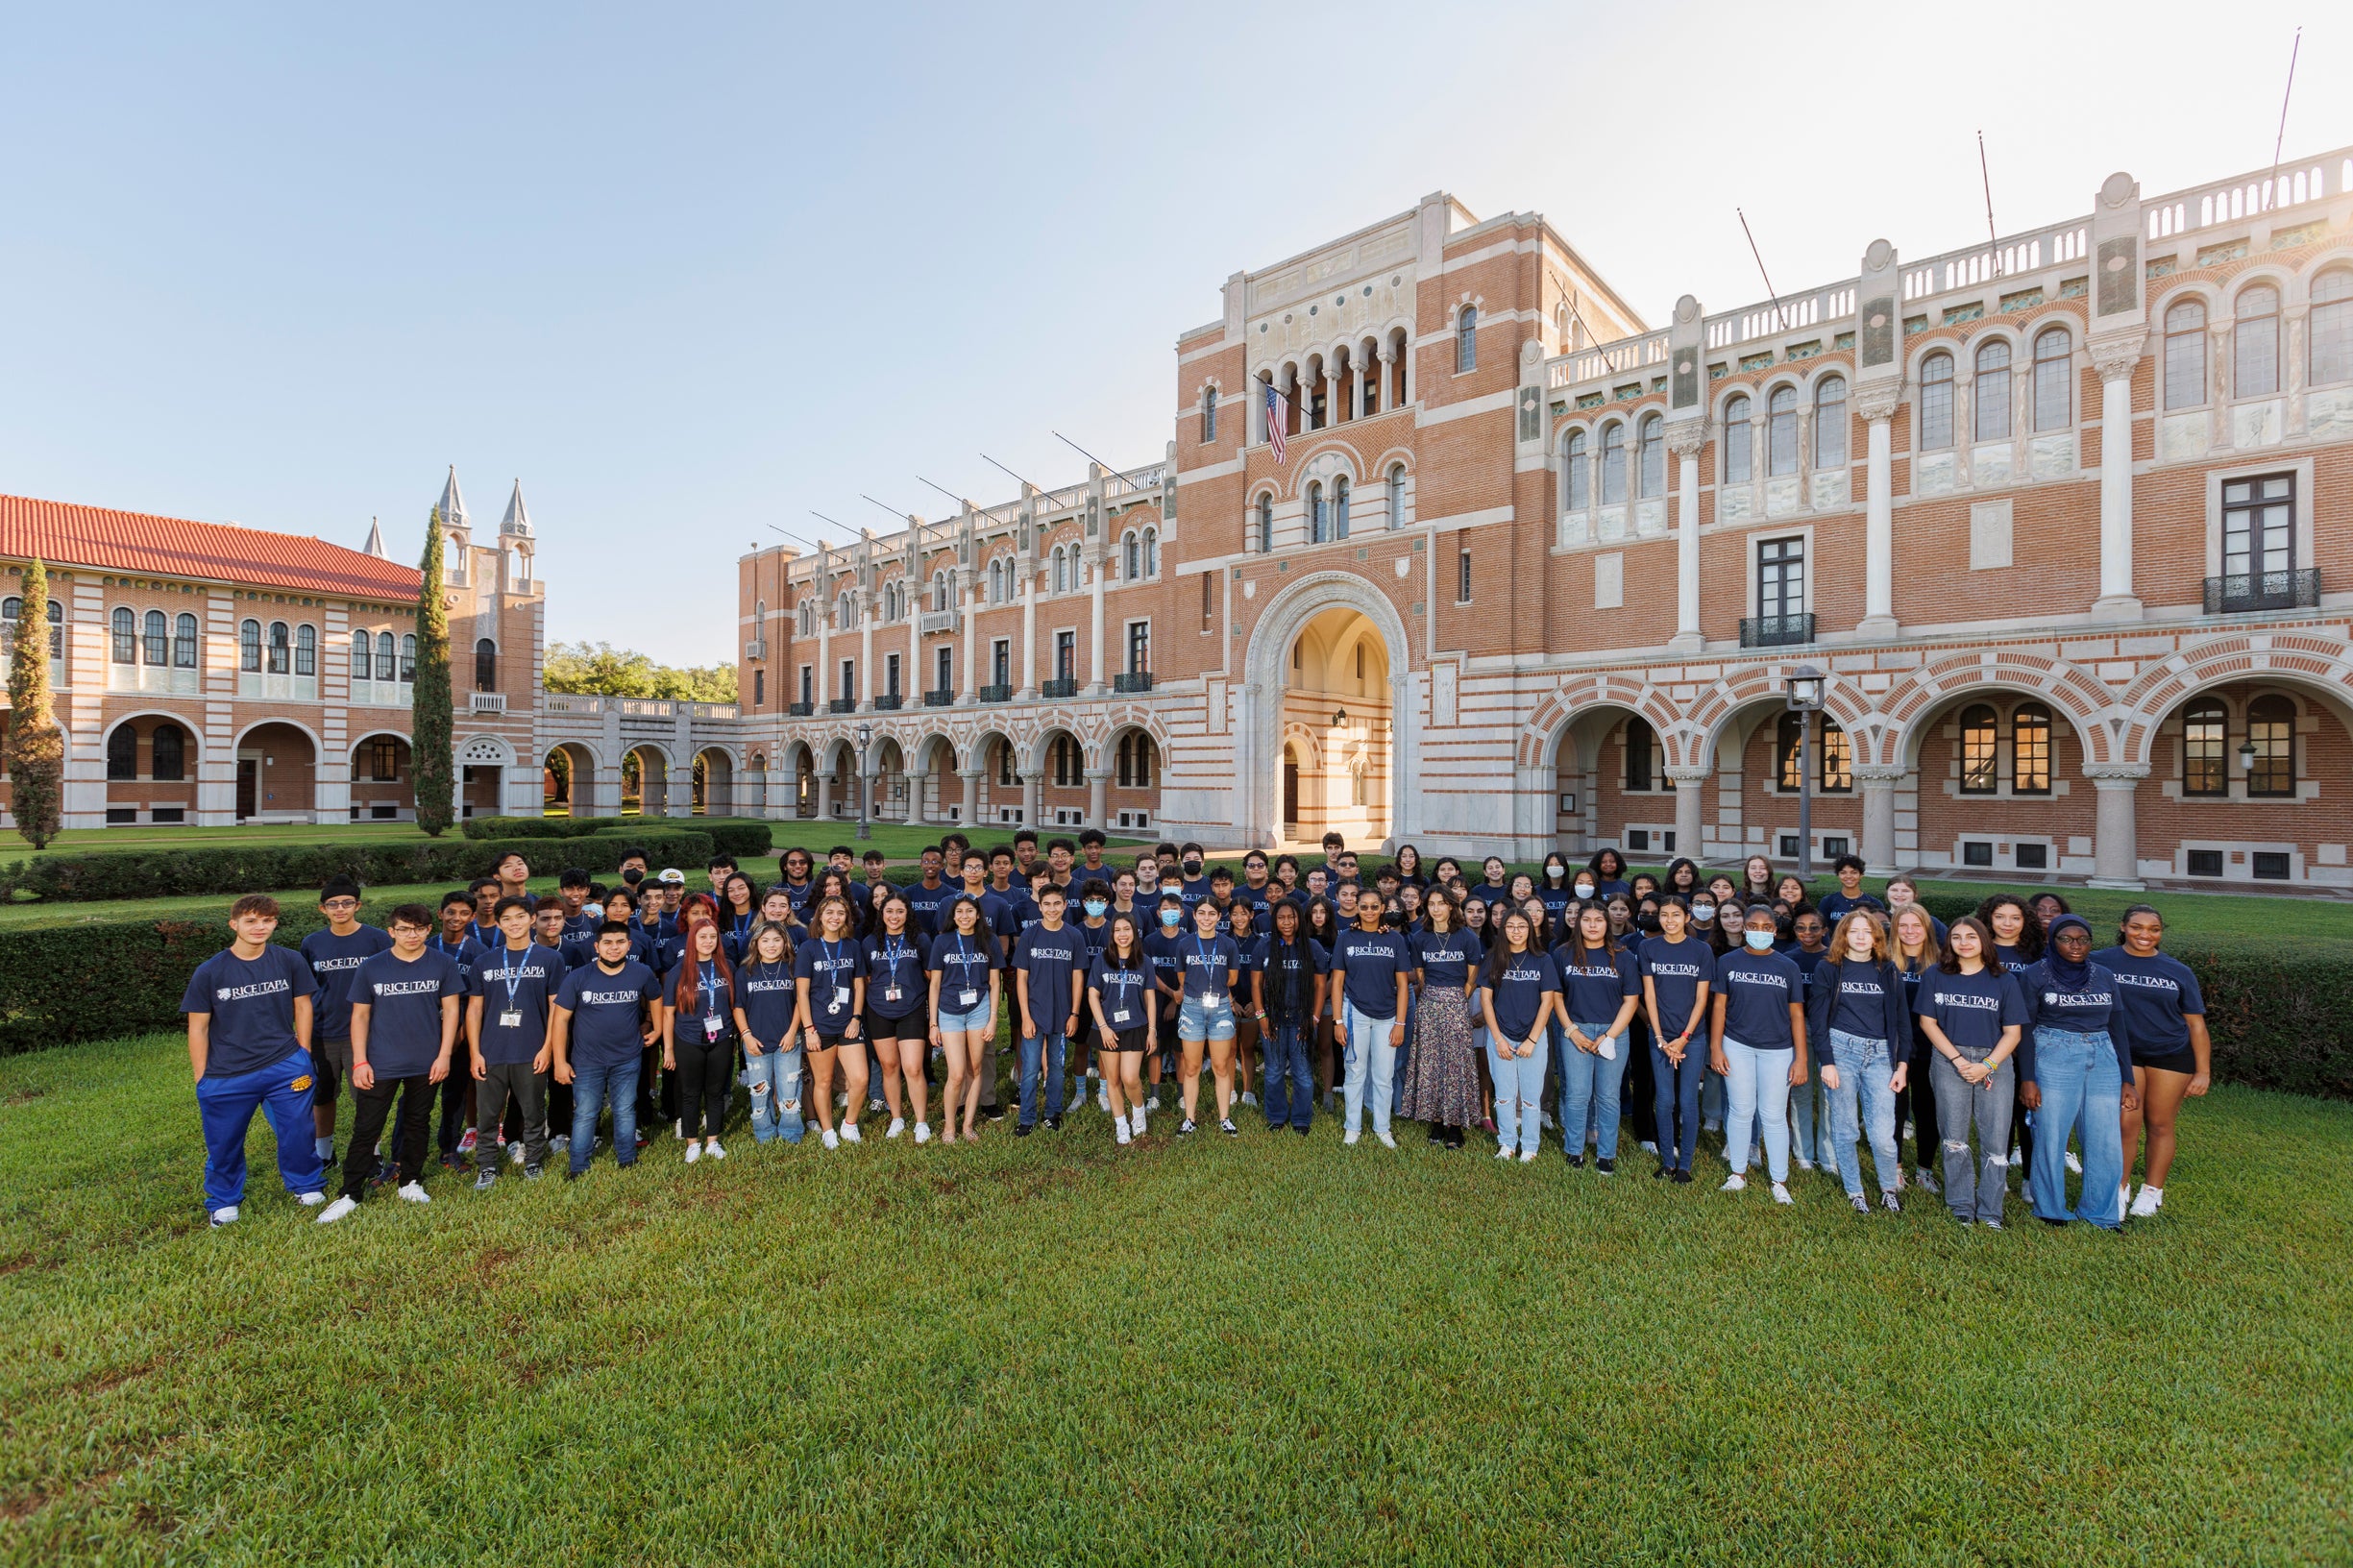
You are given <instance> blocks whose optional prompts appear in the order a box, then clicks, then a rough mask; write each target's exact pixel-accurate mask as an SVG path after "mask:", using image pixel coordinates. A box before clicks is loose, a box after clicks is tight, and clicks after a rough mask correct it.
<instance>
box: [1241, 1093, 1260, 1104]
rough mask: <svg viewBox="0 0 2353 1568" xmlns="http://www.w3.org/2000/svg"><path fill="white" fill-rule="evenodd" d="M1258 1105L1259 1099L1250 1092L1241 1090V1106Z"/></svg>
mask: <svg viewBox="0 0 2353 1568" xmlns="http://www.w3.org/2000/svg"><path fill="white" fill-rule="evenodd" d="M1258 1103H1259V1097H1258V1096H1257V1095H1256V1094H1253V1093H1251V1092H1250V1091H1249V1090H1246V1089H1245V1090H1242V1104H1244V1105H1256V1104H1258Z"/></svg>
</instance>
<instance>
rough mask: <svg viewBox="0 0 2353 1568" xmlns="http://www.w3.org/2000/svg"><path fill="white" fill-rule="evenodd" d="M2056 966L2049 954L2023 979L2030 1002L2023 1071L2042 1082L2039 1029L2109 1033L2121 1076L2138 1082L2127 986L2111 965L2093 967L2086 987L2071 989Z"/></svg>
mask: <svg viewBox="0 0 2353 1568" xmlns="http://www.w3.org/2000/svg"><path fill="white" fill-rule="evenodd" d="M2053 963H2054V961H2053V960H2052V959H2051V958H2050V957H2049V956H2048V955H2045V956H2044V957H2043V958H2042V959H2040V960H2038V961H2037V962H2035V963H2033V964H2029V965H2027V966H2026V971H2025V972H2024V973H2023V974H2022V975H2020V976H2018V989H2019V994H2020V995H2021V996H2022V998H2023V999H2024V1001H2025V1004H2026V1035H2025V1039H2024V1040H2023V1041H2022V1042H2021V1044H2020V1046H2019V1070H2020V1071H2021V1072H2022V1073H2024V1074H2025V1075H2026V1076H2027V1077H2028V1078H2034V1079H2036V1081H2037V1082H2040V1081H2041V1080H2040V1079H2039V1078H2036V1068H2035V1041H2034V1035H2035V1031H2036V1030H2037V1029H2071V1030H2073V1031H2074V1032H2075V1033H2077V1034H2091V1033H2093V1032H2094V1031H2097V1030H2104V1031H2106V1033H2107V1036H2108V1044H2109V1047H2110V1048H2111V1049H2112V1050H2114V1051H2115V1052H2116V1065H2117V1071H2118V1074H2119V1075H2120V1077H2121V1078H2122V1079H2123V1080H2124V1082H2126V1083H2128V1084H2129V1083H2131V1082H2133V1069H2132V1019H2131V1018H2130V1017H2128V1016H2127V1015H2126V1014H2125V1012H2124V1008H2123V1003H2122V1001H2121V999H2120V997H2119V995H2118V992H2120V990H2121V989H2122V988H2121V987H2120V986H2119V985H2117V983H2116V976H2115V975H2114V974H2113V973H2111V972H2110V971H2109V969H2108V968H2107V967H2106V966H2105V965H2101V964H2087V965H2086V966H2085V975H2084V981H2083V984H2082V985H2080V986H2068V985H2064V984H2062V983H2061V981H2060V980H2059V977H2058V976H2057V974H2055V973H2054V972H2052V970H2053Z"/></svg>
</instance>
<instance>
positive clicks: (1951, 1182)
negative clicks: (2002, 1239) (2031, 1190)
mask: <svg viewBox="0 0 2353 1568" xmlns="http://www.w3.org/2000/svg"><path fill="white" fill-rule="evenodd" d="M1970 1060H1972V1061H1973V1062H1982V1061H1984V1060H1985V1058H1984V1057H1982V1056H1973V1057H1971V1058H1970ZM1928 1072H1929V1075H1930V1081H1931V1083H1932V1084H1933V1085H1934V1086H1935V1094H1936V1134H1937V1137H1938V1138H1939V1139H1943V1141H1944V1145H1945V1161H1944V1164H1945V1204H1946V1207H1948V1208H1949V1209H1950V1210H1951V1211H1952V1215H1953V1217H1954V1218H1955V1219H1964V1220H1966V1219H1980V1220H1988V1221H1992V1222H1996V1223H1998V1222H1999V1221H2000V1219H2001V1200H2002V1199H2003V1198H2004V1197H2005V1196H2007V1195H2008V1193H2009V1189H2010V1096H2011V1090H2012V1082H2013V1080H2014V1079H2015V1078H2016V1077H2017V1075H2018V1065H2017V1064H2016V1063H2015V1062H2014V1061H2010V1060H2007V1059H2005V1060H2004V1061H2003V1062H2002V1064H2001V1066H1999V1067H1998V1068H1997V1069H1996V1070H1995V1073H1994V1076H1993V1077H1991V1078H1988V1079H1987V1080H1986V1081H1985V1082H1984V1083H1982V1084H1972V1083H1971V1082H1970V1081H1969V1080H1968V1079H1966V1078H1964V1077H1962V1076H1961V1073H1960V1069H1959V1068H1957V1067H1955V1066H1953V1065H1952V1064H1951V1063H1950V1062H1949V1061H1947V1060H1946V1058H1945V1053H1944V1052H1942V1051H1939V1052H1937V1053H1936V1060H1934V1061H1933V1062H1930V1063H1929V1064H1928ZM1972 1126H1974V1127H1975V1128H1976V1129H1977V1151H1976V1153H1975V1155H1972V1154H1971V1152H1970V1147H1969V1130H1970V1128H1971V1127H1972Z"/></svg>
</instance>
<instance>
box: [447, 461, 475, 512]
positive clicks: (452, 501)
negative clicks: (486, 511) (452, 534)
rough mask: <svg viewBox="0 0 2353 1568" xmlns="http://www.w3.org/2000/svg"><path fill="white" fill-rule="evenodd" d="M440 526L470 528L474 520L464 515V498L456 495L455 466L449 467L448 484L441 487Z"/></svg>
mask: <svg viewBox="0 0 2353 1568" xmlns="http://www.w3.org/2000/svg"><path fill="white" fill-rule="evenodd" d="M440 504H441V526H442V527H445V528H470V527H473V526H474V520H473V519H472V518H470V517H468V516H467V515H466V498H465V497H463V496H461V495H459V494H458V493H457V465H456V464H455V463H452V464H451V465H450V478H449V482H448V483H446V484H444V485H443V486H442V487H441V502H440Z"/></svg>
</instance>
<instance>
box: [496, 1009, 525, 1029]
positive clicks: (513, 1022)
mask: <svg viewBox="0 0 2353 1568" xmlns="http://www.w3.org/2000/svg"><path fill="white" fill-rule="evenodd" d="M499 1027H500V1028H502V1029H520V1028H522V1027H523V1011H522V1009H520V1008H509V1009H507V1011H505V1012H503V1013H502V1014H500V1015H499Z"/></svg>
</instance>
